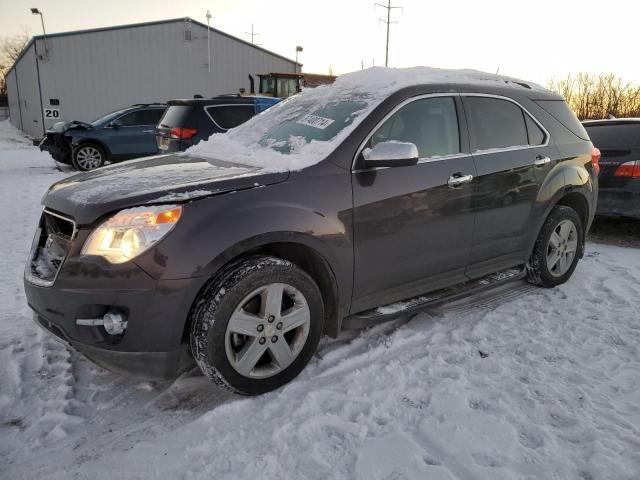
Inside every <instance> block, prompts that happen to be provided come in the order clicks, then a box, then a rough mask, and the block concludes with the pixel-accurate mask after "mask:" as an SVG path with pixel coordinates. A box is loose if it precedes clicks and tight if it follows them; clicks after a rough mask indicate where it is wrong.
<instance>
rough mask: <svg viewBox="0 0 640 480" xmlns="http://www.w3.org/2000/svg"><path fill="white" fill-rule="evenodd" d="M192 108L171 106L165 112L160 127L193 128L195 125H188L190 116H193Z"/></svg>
mask: <svg viewBox="0 0 640 480" xmlns="http://www.w3.org/2000/svg"><path fill="white" fill-rule="evenodd" d="M191 111H192V107H191V106H189V105H171V106H170V107H169V108H167V110H166V111H165V112H164V115H163V116H162V118H161V119H160V122H159V124H160V126H162V127H169V128H173V127H182V128H184V127H193V125H187V124H188V123H189V116H190V115H191Z"/></svg>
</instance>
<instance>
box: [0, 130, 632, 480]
mask: <svg viewBox="0 0 640 480" xmlns="http://www.w3.org/2000/svg"><path fill="white" fill-rule="evenodd" d="M64 175H65V173H63V172H60V171H58V170H56V169H55V168H54V165H53V162H52V160H51V159H50V158H49V157H48V156H47V155H45V154H42V153H40V152H38V151H37V149H36V148H34V147H32V146H30V145H29V143H28V142H26V140H25V139H23V138H21V137H20V136H19V135H18V134H17V133H16V132H14V131H10V130H9V129H8V127H7V125H6V123H0V211H1V212H2V216H1V218H2V226H1V227H0V258H2V259H3V260H2V263H1V268H0V299H1V300H0V478H2V479H5V478H6V479H12V480H13V479H22V478H24V479H33V478H38V479H67V478H83V479H84V478H90V479H92V480H99V479H114V478H162V479H164V478H166V479H179V478H187V479H191V478H215V479H245V478H246V479H258V478H259V479H296V480H297V479H307V478H309V479H327V478H337V479H362V480H365V479H366V480H377V479H378V480H382V479H386V480H403V479H410V480H414V479H427V480H452V479H483V480H485V479H491V480H494V479H531V480H533V479H536V480H538V479H559V480H560V479H561V480H568V479H577V480H596V479H616V480H620V479H637V478H640V314H639V313H638V312H639V311H640V251H639V250H635V249H629V248H619V247H613V246H608V245H601V244H589V245H588V253H587V256H586V258H584V260H583V261H582V262H581V263H580V265H579V266H578V269H577V270H576V273H575V275H574V277H573V278H572V280H571V281H570V282H569V283H568V284H566V285H564V286H562V287H559V288H556V289H553V290H541V289H536V288H532V287H529V286H526V285H525V284H516V288H514V289H511V290H509V292H508V293H505V292H503V293H501V294H498V293H496V294H493V295H492V296H489V297H486V298H484V299H483V300H482V301H481V302H479V303H478V304H475V305H473V306H471V305H457V306H455V305H454V306H450V307H448V308H447V309H445V310H438V311H434V312H432V314H430V315H429V314H423V315H420V316H418V317H415V318H414V319H412V320H411V321H410V322H408V323H405V324H402V323H396V324H392V325H384V326H380V327H377V328H374V329H371V330H368V331H366V332H349V333H345V334H344V335H343V336H342V337H341V338H340V339H338V340H336V341H327V340H325V341H323V344H322V346H321V348H320V351H319V352H318V355H317V356H316V357H315V358H314V359H313V361H312V363H311V364H310V365H309V367H308V368H307V369H306V370H305V371H304V372H303V373H302V374H301V376H300V377H299V378H298V379H297V380H295V381H294V382H292V383H291V384H290V385H288V386H286V387H284V388H282V389H281V390H279V391H277V392H274V393H271V394H267V395H264V396H262V397H259V398H240V397H236V396H233V395H231V394H228V393H225V392H222V391H219V390H217V389H216V388H214V387H213V386H212V385H210V384H209V383H208V382H207V381H206V380H205V379H204V378H203V377H202V376H200V375H198V374H197V372H192V373H190V374H188V375H185V376H183V377H182V378H180V379H178V380H177V381H176V382H173V383H165V384H153V385H152V384H148V383H135V382H131V381H128V380H125V379H122V378H119V377H117V376H115V375H113V374H111V373H108V372H106V371H104V370H102V369H100V368H98V367H95V366H93V365H92V364H90V363H89V362H88V361H86V360H84V359H83V358H82V357H81V356H79V355H78V354H76V353H73V352H69V351H67V350H66V349H65V348H64V347H63V346H62V345H61V344H59V343H57V342H55V341H54V340H52V339H51V338H49V337H48V336H47V335H46V334H44V333H41V332H40V330H39V329H38V328H37V327H36V326H35V325H34V324H33V323H32V321H31V314H30V312H29V309H28V308H27V306H26V302H25V298H24V293H23V290H22V269H23V264H24V260H25V258H26V256H27V252H28V248H29V245H30V242H31V238H32V235H33V232H34V229H35V225H36V221H37V219H38V216H39V212H40V206H39V201H40V198H41V196H42V193H43V191H44V190H45V188H46V187H47V186H48V185H49V184H50V183H51V182H53V181H55V180H57V179H59V178H62V177H63V176H64Z"/></svg>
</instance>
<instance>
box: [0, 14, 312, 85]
mask: <svg viewBox="0 0 640 480" xmlns="http://www.w3.org/2000/svg"><path fill="white" fill-rule="evenodd" d="M174 22H190V23H193V24H195V25H198V26H200V27H203V28H207V25H206V24H204V23H201V22H198V21H197V20H194V19H193V18H189V17H182V18H169V19H167V20H155V21H152V22H142V23H128V24H126V25H114V26H112V27H101V28H89V29H85V30H72V31H70V32H59V33H48V34H47V35H46V37H47V38H56V37H67V36H71V35H83V34H85V33H99V32H108V31H111V30H124V29H126V28H137V27H148V26H152V25H161V24H165V23H174ZM209 29H210V30H211V31H212V32H215V33H217V34H219V35H223V36H225V37H228V38H231V39H232V40H235V41H237V42H240V43H244V44H245V45H248V46H250V47H253V48H255V49H256V50H260V51H262V52H264V53H268V54H269V55H273V56H274V57H278V58H281V59H282V60H286V61H288V62H291V63H293V64H294V65H295V64H296V61H295V60H292V59H290V58H287V57H285V56H284V55H280V54H278V53H275V52H272V51H271V50H267V49H266V48H262V47H259V46H257V45H254V44H253V43H251V42H247V41H246V40H243V39H242V38H238V37H235V36H233V35H230V34H228V33H226V32H223V31H222V30H218V29H217V28H213V27H209ZM44 38H45V35H35V36H33V37H31V39H30V40H29V41H28V42H27V44H26V45H25V46H24V48H23V49H22V52H20V55H18V58H16V61H15V62H13V65H11V68H9V70H7V73H6V74H5V75H9V73H10V72H11V70H13V69H14V68H15V66H16V65H17V63H18V62H19V61H20V59H21V58H22V57H23V56H24V55H25V54H26V53H27V51H29V48H30V47H31V45H32V44H33V43H34V42H35V41H36V40H42V39H44ZM298 65H300V66H301V67H302V64H301V63H298Z"/></svg>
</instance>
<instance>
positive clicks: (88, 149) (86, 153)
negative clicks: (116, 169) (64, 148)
mask: <svg viewBox="0 0 640 480" xmlns="http://www.w3.org/2000/svg"><path fill="white" fill-rule="evenodd" d="M105 160H106V158H105V154H104V150H103V149H102V148H100V147H99V146H98V145H95V144H93V143H84V144H82V145H79V146H77V147H76V148H74V149H73V153H72V155H71V163H72V164H73V166H74V168H75V169H76V170H80V171H82V172H86V171H89V170H94V169H96V168H100V167H101V166H103V165H104V162H105Z"/></svg>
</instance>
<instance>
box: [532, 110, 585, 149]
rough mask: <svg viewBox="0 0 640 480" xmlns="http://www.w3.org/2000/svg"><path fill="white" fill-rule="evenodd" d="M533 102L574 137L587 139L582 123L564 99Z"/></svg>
mask: <svg viewBox="0 0 640 480" xmlns="http://www.w3.org/2000/svg"><path fill="white" fill-rule="evenodd" d="M535 102H536V104H538V105H539V106H540V107H542V108H543V109H544V110H545V111H546V112H547V113H548V114H549V115H551V116H552V117H553V118H555V119H556V120H557V121H559V122H560V123H561V124H562V125H564V126H565V127H566V128H567V129H568V130H569V131H570V132H571V133H573V134H574V135H575V136H576V137H578V138H581V139H583V140H589V135H588V134H587V132H586V130H585V129H584V127H583V126H582V123H580V120H578V117H576V114H575V113H573V111H572V110H571V109H570V108H569V105H567V103H566V102H565V101H564V100H535Z"/></svg>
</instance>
